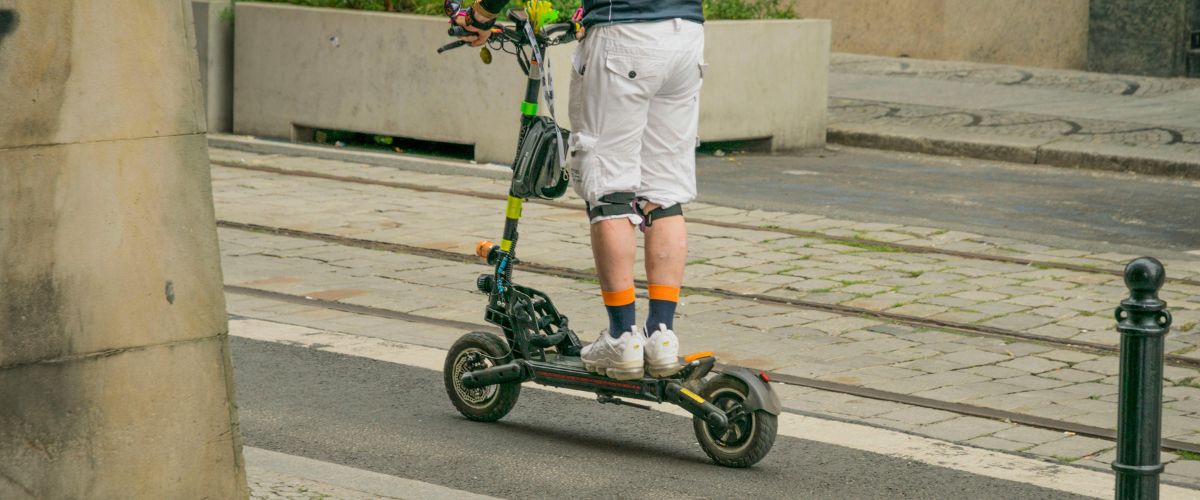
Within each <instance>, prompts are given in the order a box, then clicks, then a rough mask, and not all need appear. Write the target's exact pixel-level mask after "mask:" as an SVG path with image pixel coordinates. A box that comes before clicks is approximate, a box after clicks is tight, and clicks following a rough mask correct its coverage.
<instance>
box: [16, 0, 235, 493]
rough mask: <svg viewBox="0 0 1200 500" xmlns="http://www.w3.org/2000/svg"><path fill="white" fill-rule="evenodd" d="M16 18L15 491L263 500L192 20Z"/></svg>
mask: <svg viewBox="0 0 1200 500" xmlns="http://www.w3.org/2000/svg"><path fill="white" fill-rule="evenodd" d="M0 10H7V11H8V12H4V13H0V498H4V499H24V498H200V497H207V498H244V497H246V496H247V491H246V479H245V472H244V468H243V464H242V459H241V441H240V435H239V432H238V428H237V418H236V408H235V406H234V397H233V373H232V369H231V365H230V358H229V344H228V338H227V332H228V330H227V326H226V318H225V307H224V306H225V304H224V297H223V294H222V290H221V285H222V279H221V269H220V259H219V254H218V251H217V238H216V230H215V224H214V215H213V205H212V193H211V187H210V186H211V185H210V179H209V169H208V154H207V146H206V143H205V116H204V110H203V107H202V106H203V105H202V103H203V99H202V95H201V91H200V78H199V74H198V70H197V64H196V58H195V57H196V56H195V52H193V50H194V43H195V41H194V36H193V34H192V28H191V27H190V26H191V22H192V19H191V14H190V9H189V8H185V5H184V4H183V3H182V2H180V1H179V0H152V1H147V0H140V1H135V0H54V1H46V0H13V1H8V2H4V3H3V4H0Z"/></svg>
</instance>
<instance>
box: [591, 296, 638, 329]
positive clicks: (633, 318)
mask: <svg viewBox="0 0 1200 500" xmlns="http://www.w3.org/2000/svg"><path fill="white" fill-rule="evenodd" d="M600 295H601V297H603V298H604V309H605V310H607V311H608V334H609V335H612V336H613V338H618V337H620V336H621V334H622V333H625V332H628V331H630V330H633V325H636V324H637V307H636V306H635V305H634V293H633V287H629V288H627V289H625V290H619V291H616V292H606V291H604V290H600Z"/></svg>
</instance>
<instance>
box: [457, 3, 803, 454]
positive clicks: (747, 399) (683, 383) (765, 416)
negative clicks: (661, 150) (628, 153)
mask: <svg viewBox="0 0 1200 500" xmlns="http://www.w3.org/2000/svg"><path fill="white" fill-rule="evenodd" d="M527 7H528V4H527ZM446 14H447V16H449V17H450V19H451V23H452V24H453V22H454V18H455V16H461V15H464V11H463V10H461V9H459V6H458V5H457V4H456V3H454V2H453V0H447V2H446ZM538 18H540V19H541V20H544V19H546V17H545V13H544V12H543V13H540V15H538V16H533V17H531V16H530V15H529V14H528V13H527V12H526V10H524V9H513V10H511V11H510V12H509V15H508V19H509V21H510V22H512V23H513V24H512V25H511V26H510V25H501V24H497V25H495V26H494V27H493V28H492V35H491V37H490V39H489V41H488V44H489V46H490V47H491V49H496V50H502V51H505V52H509V53H513V54H515V55H516V57H517V60H518V62H519V63H520V66H521V69H522V71H524V73H525V74H526V75H527V76H528V77H529V79H528V82H527V86H526V92H525V100H524V102H523V103H522V105H521V112H522V117H521V134H520V139H519V140H518V147H517V150H518V154H517V159H516V160H515V161H514V164H513V178H512V182H511V184H510V189H509V196H508V204H507V209H506V211H505V212H506V213H505V215H506V219H505V224H504V232H503V239H502V240H501V243H500V244H499V245H495V244H492V243H490V242H487V241H483V242H480V243H479V245H478V246H477V247H476V254H478V255H479V256H480V257H481V258H482V259H484V260H485V261H486V262H487V263H488V265H490V266H492V271H491V272H489V273H487V274H483V275H480V276H479V278H478V279H477V280H476V286H477V288H478V289H479V291H480V292H482V293H484V294H486V295H487V297H488V302H487V307H486V309H485V313H484V319H485V320H486V321H487V322H489V323H491V324H493V325H496V326H498V327H499V328H500V330H501V331H502V332H503V337H501V336H498V335H494V334H491V333H487V332H472V333H468V334H466V335H464V336H463V337H461V338H459V339H458V341H456V342H455V343H454V345H453V346H452V347H451V348H450V351H449V353H448V354H447V356H446V362H445V367H444V372H443V373H444V377H445V386H446V392H447V394H448V395H449V396H450V401H451V402H452V403H453V404H454V407H455V408H457V409H458V411H459V412H460V413H462V414H463V416H465V417H466V418H468V419H470V420H475V421H480V422H494V421H497V420H499V419H501V418H503V417H504V416H505V415H507V414H508V412H509V411H510V410H512V408H513V406H514V405H516V403H517V397H518V396H519V395H520V393H521V384H522V383H523V382H528V381H532V382H535V383H538V384H542V385H547V386H553V387H562V388H568V389H576V390H581V391H587V392H592V393H595V394H596V400H597V401H598V402H599V403H602V404H615V405H625V406H631V407H635V408H641V409H645V410H649V409H650V407H649V406H646V405H642V404H637V403H633V402H629V401H626V400H625V399H622V398H626V399H633V400H641V401H649V402H653V403H670V404H674V405H676V406H679V407H680V408H683V409H684V410H686V411H687V412H688V413H690V414H692V416H693V417H692V427H693V429H694V430H695V433H696V439H697V440H698V441H699V443H700V446H701V448H703V449H704V452H705V453H706V454H707V455H708V456H709V457H710V458H711V459H712V460H713V461H714V462H715V463H717V464H720V465H723V466H727V467H749V466H751V465H753V464H755V463H757V462H758V461H760V460H762V459H763V457H765V456H766V455H767V453H768V452H769V451H770V450H771V446H772V445H773V444H774V442H775V435H776V430H777V416H778V415H779V413H780V410H781V405H780V402H779V397H778V396H777V395H776V394H775V392H774V391H772V390H771V387H770V385H769V382H770V380H769V378H768V376H767V375H766V373H764V372H758V373H754V372H751V371H750V370H747V369H745V368H736V367H726V368H723V369H722V370H721V372H720V373H719V374H713V373H712V372H713V369H714V367H715V366H716V363H717V358H716V357H715V356H713V355H712V353H707V352H702V353H696V354H691V355H688V356H686V357H685V358H683V360H682V366H683V368H682V369H681V370H680V371H679V372H678V373H676V374H674V375H672V376H669V377H661V378H655V377H644V378H642V379H640V380H616V379H613V378H609V377H605V376H602V375H599V374H595V373H591V372H589V371H587V370H586V369H584V366H583V362H582V361H581V360H580V357H579V355H580V349H581V347H582V345H581V344H580V341H579V338H578V337H577V336H576V335H575V333H574V332H573V331H572V330H571V328H570V327H569V326H568V321H567V317H566V316H565V315H563V314H562V313H561V312H559V310H558V309H557V308H555V306H554V303H553V302H552V301H551V300H550V297H549V296H547V295H546V294H545V293H543V292H540V291H538V290H535V289H533V288H529V287H526V286H521V285H518V284H517V283H515V282H514V281H513V269H514V267H515V266H517V265H518V264H519V263H520V261H519V260H518V259H517V253H516V248H517V237H518V234H517V226H518V223H519V221H520V218H521V212H522V207H523V203H524V201H525V200H526V199H528V198H543V199H553V198H557V197H559V196H561V195H562V194H563V193H564V192H565V189H566V186H567V182H568V175H567V172H566V170H565V169H563V168H562V162H561V159H562V158H563V151H562V145H563V144H564V142H565V141H564V139H565V137H564V136H565V135H567V134H569V133H570V132H569V131H566V130H564V129H560V128H558V127H557V125H556V124H554V122H553V119H552V118H551V117H545V116H538V111H537V107H538V100H539V92H540V91H541V90H543V84H542V80H543V77H544V76H545V75H546V73H548V68H547V65H548V62H547V61H546V60H545V59H544V56H545V54H546V49H547V48H548V47H549V46H552V45H557V44H560V43H567V42H570V41H574V40H575V31H576V29H577V28H578V25H577V24H576V23H558V24H547V23H544V22H540V21H539V19H538ZM449 34H450V35H451V36H463V35H466V34H467V32H466V30H464V29H462V28H461V27H458V26H454V27H452V28H451V29H450V31H449ZM465 44H466V42H463V41H461V40H459V41H455V42H453V43H450V44H448V45H446V46H443V47H442V48H441V49H439V50H438V52H439V53H441V52H444V51H447V50H451V49H454V48H457V47H461V46H463V45H465ZM481 55H482V56H483V59H484V62H485V63H487V62H490V59H491V58H490V53H489V51H488V49H487V48H484V49H483V51H482V52H481ZM549 83H550V82H549V81H547V84H549ZM546 101H547V105H548V106H549V107H550V112H551V116H553V95H552V94H551V93H549V92H547V95H546ZM549 127H552V128H549Z"/></svg>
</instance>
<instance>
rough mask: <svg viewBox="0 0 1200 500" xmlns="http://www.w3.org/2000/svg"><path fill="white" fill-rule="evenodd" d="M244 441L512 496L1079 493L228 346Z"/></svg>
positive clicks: (403, 369) (327, 357)
mask: <svg viewBox="0 0 1200 500" xmlns="http://www.w3.org/2000/svg"><path fill="white" fill-rule="evenodd" d="M231 342H232V344H233V358H234V367H235V369H236V378H237V390H238V405H239V418H240V421H241V429H242V436H243V439H244V441H245V444H247V445H249V446H255V447H259V448H264V449H268V450H273V451H278V452H282V453H287V454H292V455H300V456H304V457H309V458H313V459H317V460H322V461H326V462H334V463H338V464H342V465H347V466H351V467H355V468H359V469H366V470H370V471H375V472H380V473H384V474H390V475H394V476H399V477H404V478H410V479H416V480H420V481H425V482H429V483H435V484H440V485H444V486H449V487H452V488H456V489H460V490H466V491H472V492H476V493H482V494H490V495H495V496H501V497H514V498H571V497H577V498H595V497H622V498H632V497H637V498H695V497H746V498H838V499H845V498H1022V499H1033V498H1074V497H1073V496H1071V495H1068V494H1065V493H1061V492H1057V491H1052V490H1046V489H1042V488H1038V487H1034V486H1030V485H1026V484H1021V483H1014V482H1009V481H1001V480H996V479H991V478H987V477H981V476H975V475H971V474H967V473H963V472H959V471H955V470H950V469H944V468H941V467H937V466H933V465H927V464H923V463H919V462H913V461H907V460H901V459H896V458H891V457H887V456H883V455H876V454H872V453H865V452H861V451H857V450H851V449H847V448H840V447H836V446H831V445H827V444H822V443H814V442H809V441H803V440H799V439H793V438H788V437H782V436H781V437H780V438H779V440H778V441H777V442H776V444H775V448H774V449H773V450H772V452H771V454H770V455H768V456H767V458H766V459H765V460H764V461H763V462H761V463H759V464H758V465H757V466H755V467H753V468H751V469H744V470H734V469H726V468H722V467H718V466H715V465H712V464H711V463H710V462H709V461H708V459H707V457H705V455H704V453H703V452H702V451H701V450H700V449H699V446H698V445H697V444H696V442H695V438H694V436H693V434H692V428H691V424H690V422H689V420H688V419H686V418H682V417H678V416H674V415H669V414H665V413H661V412H647V411H643V410H637V409H632V408H624V407H612V406H599V405H597V404H596V403H594V402H591V401H587V400H584V399H581V398H575V397H571V396H566V395H562V394H555V393H550V392H546V391H539V390H531V389H526V390H525V391H523V392H522V394H521V398H520V401H519V402H518V404H517V407H516V408H515V409H514V410H513V412H512V413H511V414H509V416H508V417H506V418H505V419H504V420H502V421H501V422H499V423H496V424H481V423H476V422H470V421H468V420H466V419H464V418H462V417H461V416H460V415H459V414H458V413H457V412H456V411H455V410H454V408H453V407H452V406H451V405H450V402H449V401H448V400H447V398H446V395H445V392H444V389H443V388H442V387H443V386H442V376H441V374H440V373H438V372H434V371H430V370H425V369H421V368H414V367H409V366H405V365H397V364H392V363H385V362H381V361H375V360H371V359H366V358H358V357H351V356H344V355H339V354H333V353H328V352H322V351H318V350H314V349H307V348H302V347H293V346H287V345H282V344H276V343H267V342H259V341H253V340H247V339H241V338H236V337H235V338H232V339H231Z"/></svg>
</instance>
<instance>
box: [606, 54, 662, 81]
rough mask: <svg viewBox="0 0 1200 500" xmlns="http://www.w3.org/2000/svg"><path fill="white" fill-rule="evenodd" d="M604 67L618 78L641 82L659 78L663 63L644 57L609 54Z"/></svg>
mask: <svg viewBox="0 0 1200 500" xmlns="http://www.w3.org/2000/svg"><path fill="white" fill-rule="evenodd" d="M604 66H605V67H607V68H608V70H609V71H612V72H613V73H615V74H617V75H618V76H621V77H624V78H626V79H629V80H641V79H643V78H651V77H654V76H658V74H659V73H660V72H661V71H660V69H661V67H662V63H661V62H659V61H657V60H654V59H647V58H644V57H636V56H628V55H623V54H608V55H607V56H606V57H605V58H604Z"/></svg>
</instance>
